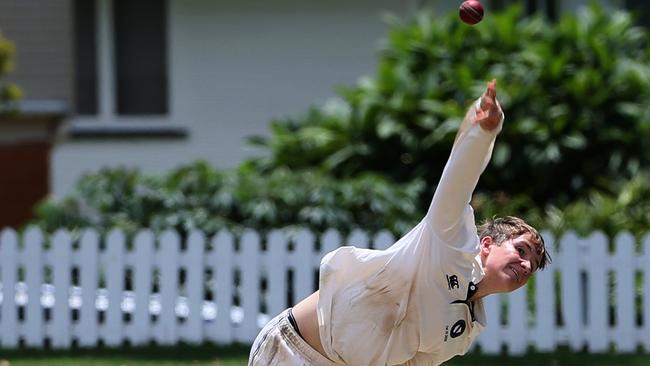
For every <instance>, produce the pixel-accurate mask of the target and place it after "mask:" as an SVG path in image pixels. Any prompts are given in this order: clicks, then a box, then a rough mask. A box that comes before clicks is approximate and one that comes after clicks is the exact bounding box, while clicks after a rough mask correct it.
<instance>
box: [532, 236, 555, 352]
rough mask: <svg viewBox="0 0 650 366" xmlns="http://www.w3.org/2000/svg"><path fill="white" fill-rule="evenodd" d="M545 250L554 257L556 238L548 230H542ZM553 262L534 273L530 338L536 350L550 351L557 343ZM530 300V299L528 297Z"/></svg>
mask: <svg viewBox="0 0 650 366" xmlns="http://www.w3.org/2000/svg"><path fill="white" fill-rule="evenodd" d="M542 236H543V237H544V241H545V245H546V251H548V253H549V255H550V256H551V258H555V259H557V257H556V250H555V248H556V246H557V240H556V238H555V236H554V235H553V234H551V233H550V232H543V233H542ZM555 272H556V269H555V264H553V265H549V266H548V267H547V268H546V269H545V270H543V271H540V272H538V273H536V274H535V328H534V331H533V332H532V340H533V343H534V344H535V349H536V351H540V352H550V351H553V350H555V347H556V344H557V323H556V320H555V319H556V311H559V309H557V308H556V306H555V298H556V296H555V294H556V292H555V291H556V288H555ZM529 301H531V299H529Z"/></svg>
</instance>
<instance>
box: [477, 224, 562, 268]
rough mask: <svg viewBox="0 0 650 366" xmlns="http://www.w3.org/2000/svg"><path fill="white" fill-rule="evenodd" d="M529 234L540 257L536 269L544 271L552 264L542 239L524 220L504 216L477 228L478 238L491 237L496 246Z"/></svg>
mask: <svg viewBox="0 0 650 366" xmlns="http://www.w3.org/2000/svg"><path fill="white" fill-rule="evenodd" d="M524 234H530V236H531V237H532V244H533V245H534V246H535V248H537V254H538V255H539V256H540V260H539V266H538V268H537V269H544V267H546V265H547V264H549V263H551V262H552V259H551V256H550V255H549V254H548V251H547V250H546V247H545V245H544V238H543V237H542V236H541V235H540V233H539V232H538V231H537V229H535V228H534V227H532V226H530V225H529V224H527V223H526V222H525V221H524V220H522V219H520V218H518V217H515V216H504V217H497V218H493V219H492V220H486V221H485V222H484V223H483V224H481V225H480V226H479V227H478V236H479V238H481V239H483V238H484V237H486V236H490V237H492V239H494V241H495V242H496V244H497V245H501V243H503V242H504V241H506V240H509V239H512V238H516V237H518V236H521V235H524Z"/></svg>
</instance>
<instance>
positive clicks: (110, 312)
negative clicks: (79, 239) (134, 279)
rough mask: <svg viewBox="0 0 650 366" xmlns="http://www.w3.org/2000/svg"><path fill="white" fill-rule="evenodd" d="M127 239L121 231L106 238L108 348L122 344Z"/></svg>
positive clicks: (105, 317)
mask: <svg viewBox="0 0 650 366" xmlns="http://www.w3.org/2000/svg"><path fill="white" fill-rule="evenodd" d="M125 241H126V238H125V236H124V233H123V232H122V231H121V230H117V229H116V230H112V231H111V232H110V233H109V234H108V236H107V238H106V251H105V255H104V260H105V262H104V263H103V267H104V273H105V276H106V291H107V292H108V308H107V309H106V312H105V316H104V327H103V330H104V332H103V334H102V335H103V338H104V341H105V342H106V345H107V346H110V347H115V346H119V345H120V344H121V343H122V340H123V337H124V324H123V321H122V295H123V293H124V270H125V262H126V258H125V247H126V243H125Z"/></svg>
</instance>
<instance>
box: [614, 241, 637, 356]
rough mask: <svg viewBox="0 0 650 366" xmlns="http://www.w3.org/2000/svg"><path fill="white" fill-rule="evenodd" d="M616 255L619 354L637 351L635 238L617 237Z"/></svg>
mask: <svg viewBox="0 0 650 366" xmlns="http://www.w3.org/2000/svg"><path fill="white" fill-rule="evenodd" d="M615 243H616V253H615V255H614V258H613V262H614V273H615V278H616V282H615V290H614V294H615V295H616V297H615V298H616V300H615V303H616V310H615V314H616V326H615V328H614V329H615V331H614V335H615V336H614V339H613V340H614V344H615V345H616V350H617V351H619V352H634V351H635V350H636V343H637V342H636V337H635V336H636V331H635V326H636V322H635V319H634V317H635V314H636V312H635V306H634V294H635V291H634V283H635V279H634V272H635V269H636V268H635V267H636V266H635V264H636V263H635V261H636V259H635V258H634V237H633V236H632V235H631V234H629V233H624V234H620V235H617V236H616V240H615Z"/></svg>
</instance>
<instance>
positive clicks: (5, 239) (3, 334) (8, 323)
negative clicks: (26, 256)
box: [0, 229, 18, 348]
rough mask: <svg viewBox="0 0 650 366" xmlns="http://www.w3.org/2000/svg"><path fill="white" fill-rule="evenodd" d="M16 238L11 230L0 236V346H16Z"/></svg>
mask: <svg viewBox="0 0 650 366" xmlns="http://www.w3.org/2000/svg"><path fill="white" fill-rule="evenodd" d="M17 263H18V237H17V235H16V232H15V231H13V230H11V229H5V230H2V233H1V234H0V284H2V293H1V294H0V296H2V308H0V329H1V330H2V331H0V346H1V347H3V348H15V347H16V346H18V307H17V306H16V283H17V282H18V281H17V275H18V266H17Z"/></svg>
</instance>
